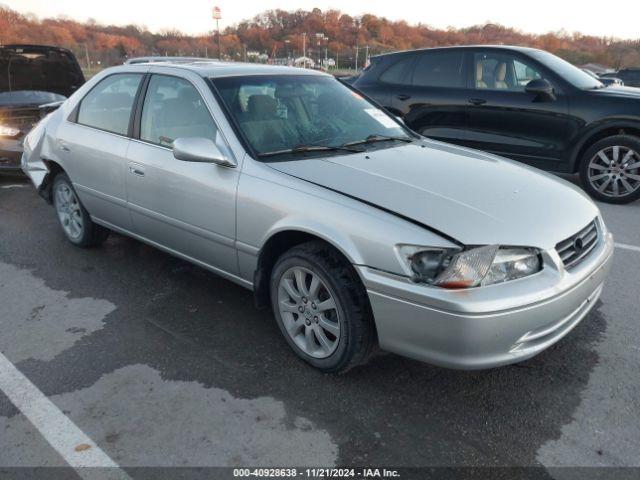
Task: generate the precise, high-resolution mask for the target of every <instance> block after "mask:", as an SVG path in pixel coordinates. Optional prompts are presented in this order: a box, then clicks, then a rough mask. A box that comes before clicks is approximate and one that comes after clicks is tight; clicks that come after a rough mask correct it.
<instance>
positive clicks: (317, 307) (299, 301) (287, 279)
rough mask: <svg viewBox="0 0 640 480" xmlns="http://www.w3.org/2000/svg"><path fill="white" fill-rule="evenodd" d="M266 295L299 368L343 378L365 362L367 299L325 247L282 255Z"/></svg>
mask: <svg viewBox="0 0 640 480" xmlns="http://www.w3.org/2000/svg"><path fill="white" fill-rule="evenodd" d="M270 293H271V304H272V307H273V313H274V316H275V317H276V322H277V323H278V327H280V330H281V332H282V335H283V336H284V337H285V339H286V341H287V343H288V344H289V345H290V346H291V348H292V349H293V351H294V352H295V353H296V355H298V357H300V358H301V359H303V360H304V361H305V362H307V363H309V364H311V365H312V366H314V367H316V368H317V369H319V370H322V371H324V372H332V373H343V372H346V371H347V370H349V369H351V368H353V367H355V366H357V365H361V364H364V363H366V361H367V360H368V359H369V358H370V356H371V354H372V352H373V351H374V347H375V345H376V334H375V327H374V323H373V315H372V313H371V307H370V305H369V299H368V298H367V294H366V291H365V289H364V286H363V285H362V283H361V281H360V278H359V277H358V274H357V273H356V271H355V270H354V269H353V266H352V265H350V264H349V263H348V262H347V261H346V259H344V258H343V257H342V256H341V255H340V254H339V253H338V252H336V251H335V250H334V249H333V248H331V247H330V246H328V245H326V244H324V243H322V242H309V243H304V244H302V245H298V246H296V247H293V248H292V249H291V250H289V251H287V252H285V253H284V254H283V255H282V256H281V257H280V258H279V259H278V261H277V262H276V265H275V266H274V268H273V271H272V274H271V282H270Z"/></svg>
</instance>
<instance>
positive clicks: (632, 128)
mask: <svg viewBox="0 0 640 480" xmlns="http://www.w3.org/2000/svg"><path fill="white" fill-rule="evenodd" d="M615 135H630V136H634V137H638V138H640V122H636V121H632V120H610V121H607V122H605V123H602V124H600V125H599V126H597V127H595V128H593V129H591V130H590V131H589V132H588V133H586V134H585V135H583V137H582V138H581V139H580V141H579V142H578V143H577V145H576V146H575V147H574V149H573V153H572V155H571V159H570V162H571V163H570V170H571V172H572V173H576V172H577V171H578V170H579V168H580V162H581V161H582V156H583V155H584V154H585V153H586V151H587V150H589V148H590V147H591V146H592V145H593V144H595V143H596V142H599V141H600V140H602V139H604V138H607V137H612V136H615Z"/></svg>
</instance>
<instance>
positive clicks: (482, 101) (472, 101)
mask: <svg viewBox="0 0 640 480" xmlns="http://www.w3.org/2000/svg"><path fill="white" fill-rule="evenodd" d="M469 103H470V104H471V105H484V104H485V103H487V101H486V100H485V99H484V98H470V99H469Z"/></svg>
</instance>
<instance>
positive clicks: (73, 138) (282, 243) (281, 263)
mask: <svg viewBox="0 0 640 480" xmlns="http://www.w3.org/2000/svg"><path fill="white" fill-rule="evenodd" d="M23 168H24V170H25V172H26V173H27V174H28V175H29V176H30V178H31V180H32V181H33V183H34V185H35V186H36V187H37V188H38V190H39V191H40V193H41V194H42V195H43V196H44V197H45V198H46V199H47V200H48V201H49V202H52V203H53V205H54V207H55V211H56V215H57V217H58V219H59V221H60V225H61V226H62V230H63V232H64V234H65V235H66V237H67V239H68V240H69V241H70V242H71V243H73V244H75V245H77V246H80V247H86V246H90V245H96V244H99V243H102V242H103V241H104V240H105V239H106V238H107V235H108V233H109V230H115V231H117V232H120V233H123V234H125V235H129V236H131V237H133V238H136V239H139V240H141V241H144V242H147V243H149V244H151V245H154V246H156V247H158V248H160V249H162V250H165V251H167V252H169V253H171V254H173V255H176V256H178V257H180V258H183V259H185V260H188V261H190V262H193V263H195V264H197V265H200V266H202V267H205V268H207V269H209V270H211V271H213V272H215V273H218V274H220V275H222V276H223V277H225V278H228V279H229V280H232V281H234V282H236V283H238V284H240V285H242V286H244V287H246V288H249V289H252V290H253V291H254V292H255V297H256V300H257V302H258V304H259V305H269V304H270V305H271V306H272V309H273V313H274V315H275V318H276V321H277V323H278V326H279V327H280V329H281V331H282V334H283V335H284V337H285V339H286V341H287V342H288V343H289V345H290V346H291V348H292V349H293V350H294V351H295V353H296V354H297V355H298V356H299V357H300V358H302V359H304V360H305V361H307V362H309V363H310V364H312V365H313V366H315V367H317V368H319V369H321V370H324V371H334V372H335V371H344V370H347V369H349V368H350V367H352V366H354V365H357V364H360V363H362V362H364V361H365V360H366V359H367V358H368V357H369V355H370V353H371V352H372V351H373V350H374V347H375V346H376V345H379V346H380V347H381V348H382V349H385V350H389V351H392V352H396V353H399V354H401V355H406V356H409V357H413V358H416V359H419V360H423V361H427V362H432V363H435V364H438V365H443V366H446V367H452V368H464V369H473V368H488V367H495V366H498V365H504V364H508V363H513V362H517V361H521V360H524V359H526V358H529V357H531V356H533V355H535V354H537V353H539V352H540V351H542V350H544V349H545V348H547V347H548V346H549V345H551V344H553V343H555V342H557V341H558V340H559V339H560V338H562V337H563V336H565V335H566V334H567V333H568V332H569V331H570V330H571V329H573V327H575V326H576V325H577V324H578V322H580V320H581V319H582V318H583V317H584V316H585V315H586V313H587V312H588V311H589V310H590V309H591V308H592V307H593V305H594V304H595V303H596V300H597V299H598V296H599V295H600V292H601V290H602V284H603V281H604V279H605V275H606V272H607V270H608V268H609V265H610V261H611V256H612V251H613V240H612V237H611V234H610V233H608V231H607V228H606V226H605V224H604V222H603V221H602V218H601V216H600V214H599V212H598V208H597V207H596V205H595V204H594V203H593V202H592V201H591V200H590V199H589V198H588V197H587V196H586V195H585V194H584V192H582V191H581V190H580V189H579V188H577V187H575V186H573V185H571V184H569V183H567V182H565V181H563V180H560V179H557V178H556V177H554V176H551V175H548V174H544V173H539V172H537V171H536V170H535V169H532V168H530V167H526V166H523V165H520V164H518V163H516V162H512V161H509V160H506V159H501V158H499V157H496V156H493V155H490V154H486V153H481V152H477V151H474V150H471V149H466V148H461V147H456V146H452V145H448V144H444V143H440V142H437V141H433V140H428V139H425V138H423V137H420V136H418V135H417V134H415V133H412V132H411V131H410V130H409V129H407V128H406V127H405V126H404V125H403V124H402V123H401V122H399V121H397V120H396V119H395V118H394V117H392V116H390V115H388V114H387V113H386V112H385V111H384V110H381V109H380V108H378V107H377V106H376V105H375V104H373V103H371V102H370V101H368V100H367V99H366V98H364V97H363V96H362V95H360V94H359V93H357V92H356V91H355V90H353V89H351V88H349V87H347V86H345V85H343V84H342V83H340V82H339V81H338V80H336V79H335V78H333V77H332V76H330V75H327V74H323V73H320V72H315V71H312V70H300V69H296V68H288V67H273V66H260V65H246V64H244V65H243V64H220V63H214V62H212V63H210V64H207V63H203V62H198V63H193V64H184V63H182V64H174V65H152V66H150V65H129V66H123V67H116V68H111V69H108V70H105V71H104V72H102V73H100V74H98V75H97V76H96V77H94V78H92V79H91V80H90V81H89V82H88V83H87V84H86V85H85V86H84V87H83V88H82V89H80V90H79V91H78V92H77V93H76V94H74V95H73V96H72V97H71V98H70V99H69V100H68V101H67V102H66V103H65V104H64V105H63V106H62V107H61V108H60V109H59V110H58V111H57V112H55V113H54V114H53V115H50V116H49V117H48V118H47V119H45V120H44V121H43V122H41V123H40V124H38V126H37V127H36V128H35V129H34V130H33V131H32V132H31V133H30V134H29V136H28V137H27V140H26V142H25V154H24V160H23ZM70 261H72V260H71V259H70Z"/></svg>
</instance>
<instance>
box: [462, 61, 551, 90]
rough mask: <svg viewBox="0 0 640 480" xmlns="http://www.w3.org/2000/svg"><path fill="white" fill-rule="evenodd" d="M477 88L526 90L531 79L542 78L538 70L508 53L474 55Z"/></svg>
mask: <svg viewBox="0 0 640 480" xmlns="http://www.w3.org/2000/svg"><path fill="white" fill-rule="evenodd" d="M473 63H474V69H475V70H474V71H475V88H477V89H479V90H506V91H512V92H524V89H525V87H526V86H527V84H528V83H529V82H530V81H531V80H535V79H539V78H542V75H540V73H539V72H538V70H537V69H536V68H534V67H532V66H531V65H529V64H528V63H525V62H523V61H522V60H520V58H519V57H518V58H516V57H515V56H513V55H509V54H506V53H493V52H487V53H476V54H475V55H474V62H473Z"/></svg>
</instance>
